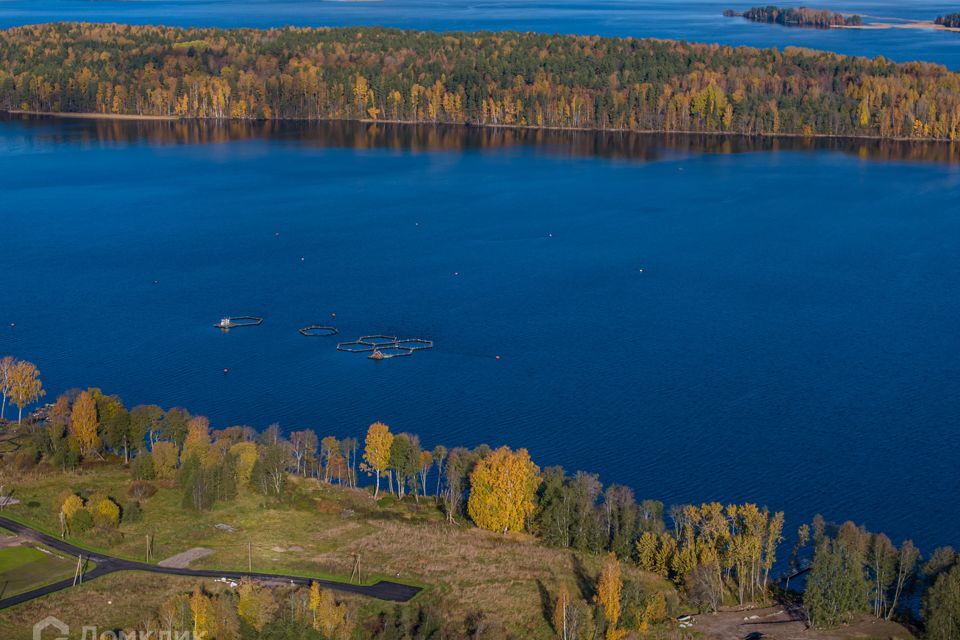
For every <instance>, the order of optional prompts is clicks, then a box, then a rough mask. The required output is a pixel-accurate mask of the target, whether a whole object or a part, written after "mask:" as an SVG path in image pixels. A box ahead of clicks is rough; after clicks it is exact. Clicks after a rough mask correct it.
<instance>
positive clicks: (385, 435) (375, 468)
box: [363, 421, 393, 499]
mask: <svg viewBox="0 0 960 640" xmlns="http://www.w3.org/2000/svg"><path fill="white" fill-rule="evenodd" d="M392 444H393V434H392V433H390V427H388V426H387V425H385V424H384V423H382V422H379V421H377V422H374V423H373V424H371V425H370V428H368V429H367V438H366V441H365V443H364V450H363V460H364V462H365V464H366V466H365V469H366V470H367V471H368V472H372V473H374V474H375V475H376V478H377V488H376V489H375V490H374V492H373V497H374V499H376V498H377V497H378V496H379V495H380V474H381V473H383V472H385V471H386V470H387V469H389V468H390V447H391V445H392Z"/></svg>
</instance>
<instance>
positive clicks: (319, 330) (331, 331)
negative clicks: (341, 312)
mask: <svg viewBox="0 0 960 640" xmlns="http://www.w3.org/2000/svg"><path fill="white" fill-rule="evenodd" d="M297 331H299V332H300V335H302V336H307V337H308V338H315V337H316V338H325V337H327V336H335V335H337V334H338V333H340V331H339V330H338V329H337V328H336V327H331V326H330V325H326V324H311V325H310V326H308V327H301V328H300V329H297Z"/></svg>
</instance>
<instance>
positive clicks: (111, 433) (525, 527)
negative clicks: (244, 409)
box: [0, 356, 960, 640]
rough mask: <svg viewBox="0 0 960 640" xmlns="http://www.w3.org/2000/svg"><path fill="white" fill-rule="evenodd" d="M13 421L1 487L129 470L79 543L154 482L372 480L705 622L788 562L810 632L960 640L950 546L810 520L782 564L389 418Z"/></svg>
mask: <svg viewBox="0 0 960 640" xmlns="http://www.w3.org/2000/svg"><path fill="white" fill-rule="evenodd" d="M0 392H2V395H3V398H4V401H6V400H10V401H11V403H12V404H14V405H15V406H16V407H17V408H18V409H20V410H22V408H23V407H25V406H27V405H29V404H31V403H33V402H36V401H37V400H39V399H40V398H42V397H43V395H44V393H43V387H42V383H41V381H40V375H39V371H38V369H37V368H36V366H35V365H33V364H32V363H29V362H25V361H21V360H17V359H16V358H13V357H10V356H8V357H6V358H3V359H0ZM5 404H6V402H4V405H5ZM4 408H5V407H0V423H2V421H3V409H4ZM20 421H22V422H23V425H22V426H21V431H22V437H23V442H22V445H21V446H20V447H19V449H17V450H16V451H15V453H11V454H9V455H7V456H0V461H2V464H0V472H4V473H5V472H7V471H8V470H13V471H15V474H14V475H13V476H10V477H8V481H9V480H10V478H15V477H17V476H16V474H23V473H28V472H29V471H30V470H31V469H34V468H37V467H38V465H39V466H40V467H43V468H46V469H47V470H48V471H49V472H54V471H55V470H57V469H61V470H64V471H66V470H70V469H79V468H82V467H83V466H84V465H86V464H88V463H91V464H93V465H94V467H95V466H96V465H97V464H103V463H107V464H116V465H123V466H125V467H126V468H128V469H129V474H130V477H131V480H132V483H131V486H130V491H129V496H130V498H131V500H132V501H131V502H126V503H124V502H123V500H121V499H119V498H117V497H111V496H97V497H95V498H94V497H90V498H87V499H85V498H84V497H82V496H78V495H75V494H74V493H72V492H67V493H66V494H64V495H63V496H61V498H62V507H61V509H60V510H61V513H62V517H61V527H62V528H63V529H64V530H65V531H68V532H72V533H82V532H84V531H87V530H89V529H91V528H95V527H97V526H100V527H102V528H107V529H111V528H116V527H117V526H119V525H120V524H121V522H122V520H123V518H124V517H125V516H124V515H123V514H130V513H134V514H139V513H140V511H141V506H140V503H139V501H140V500H141V499H143V498H144V497H145V496H147V495H149V494H150V493H151V492H154V491H155V490H156V487H155V486H153V483H155V482H159V483H166V485H167V486H176V487H179V488H180V490H181V491H182V507H183V509H185V510H187V511H191V512H197V513H202V512H205V511H209V510H210V509H211V508H213V507H214V505H215V504H217V503H223V502H230V501H233V500H236V499H237V495H238V491H239V490H241V489H245V488H248V489H249V490H252V491H255V492H257V493H259V494H262V495H263V496H266V497H269V498H270V499H272V500H276V501H278V502H281V503H282V502H284V501H285V500H287V499H289V498H290V497H291V494H292V493H295V491H294V487H293V483H292V481H291V480H292V478H295V477H303V478H308V477H309V478H314V479H316V480H317V481H320V482H323V483H326V484H329V485H334V484H336V485H339V486H343V487H357V486H358V485H359V484H360V477H361V475H366V476H367V477H369V478H371V480H372V482H373V486H372V487H369V490H370V491H371V492H372V493H373V498H374V499H376V498H377V497H378V496H379V495H380V494H381V492H383V493H387V492H389V493H390V494H392V496H394V498H392V499H395V500H398V501H403V500H410V499H411V498H412V499H413V500H414V501H416V502H418V503H419V502H420V500H421V498H424V499H433V500H434V501H435V504H436V505H437V508H438V509H440V510H441V511H442V512H443V513H444V514H445V519H446V521H447V522H449V523H450V524H461V525H462V524H464V523H471V524H472V525H474V526H477V527H479V528H481V529H487V530H490V531H493V532H496V533H508V532H528V533H532V534H533V535H535V536H537V538H539V539H540V541H541V542H542V543H543V544H545V545H549V546H551V547H559V548H563V549H570V550H576V551H578V552H583V553H588V554H598V555H605V556H607V557H608V558H609V560H610V562H611V563H613V565H612V566H614V567H618V566H619V564H620V563H629V564H630V565H632V566H634V567H638V568H640V569H643V570H645V571H647V572H650V573H651V574H657V575H659V576H661V577H662V578H664V579H665V580H668V581H670V582H672V583H673V584H674V585H675V587H676V590H677V591H678V592H679V593H680V594H682V597H683V598H684V599H685V602H686V603H688V604H690V605H692V606H695V607H696V608H697V609H698V610H700V611H717V610H718V609H719V608H720V607H721V606H722V605H724V604H728V605H740V606H742V605H745V604H747V603H769V602H771V601H772V600H774V599H776V598H778V597H781V598H782V597H789V594H788V593H787V587H788V586H789V585H783V584H782V583H780V582H779V581H778V580H777V579H776V577H775V575H774V572H775V571H776V567H777V566H778V560H779V561H780V563H781V564H780V565H779V566H780V568H781V570H782V568H783V567H784V565H786V566H787V567H789V569H790V572H791V573H796V574H798V573H800V572H802V571H803V570H806V569H809V573H808V574H807V579H806V590H805V593H804V594H803V596H802V606H803V607H804V610H805V612H806V616H807V619H808V620H809V623H810V624H811V625H813V626H816V627H832V626H835V625H840V624H844V623H847V622H851V621H853V620H855V619H857V618H860V617H862V616H872V617H873V618H875V619H885V620H891V619H902V620H907V621H909V620H911V619H913V617H914V616H915V613H916V609H915V605H916V603H917V602H918V601H919V602H920V604H921V614H922V616H923V622H924V623H925V624H926V630H927V634H926V637H927V638H930V639H931V640H950V639H955V638H956V635H955V630H956V629H958V628H960V598H958V596H957V594H960V554H957V553H956V552H955V551H954V550H953V549H952V548H949V547H944V548H940V549H937V550H935V551H934V552H933V553H932V554H931V555H930V556H929V558H928V559H926V560H924V559H923V558H922V556H921V553H920V550H918V549H917V548H916V547H915V546H914V544H913V543H912V542H911V541H910V540H904V541H903V542H901V543H900V544H899V545H897V544H895V543H894V542H893V541H891V540H890V539H889V538H888V537H887V536H886V535H884V534H882V533H873V532H870V531H868V530H867V529H866V528H864V527H863V526H858V525H856V524H854V523H853V522H846V523H843V524H832V523H829V522H827V521H825V520H824V519H823V518H821V517H820V516H817V517H815V518H814V519H813V521H812V523H810V524H806V523H804V524H801V525H800V526H799V528H798V529H797V530H796V535H795V537H794V544H793V545H792V549H791V551H790V553H789V556H788V558H784V556H783V554H782V553H781V551H780V547H781V543H782V542H783V540H784V538H785V522H786V521H785V517H784V513H783V512H773V511H770V510H768V509H767V508H766V507H759V506H758V505H756V504H751V503H744V504H727V505H723V504H720V503H717V502H711V503H704V504H699V505H696V504H686V505H675V506H672V507H670V508H668V509H665V508H664V505H663V503H661V502H659V501H657V500H653V499H642V500H638V499H637V498H636V496H635V494H634V492H633V490H632V489H631V488H629V487H626V486H623V485H617V484H612V485H609V486H607V487H604V486H603V484H602V483H601V481H600V479H599V477H598V476H597V475H596V474H593V473H588V472H584V471H578V472H576V473H573V474H570V473H568V472H566V471H565V470H564V469H562V468H560V467H548V468H546V469H542V470H541V468H540V467H539V466H537V465H536V464H535V463H534V461H533V460H532V459H531V457H530V454H529V453H528V452H527V450H525V449H516V450H513V449H510V448H508V447H499V448H497V449H493V448H491V447H489V446H487V445H480V446H478V447H475V448H473V449H470V448H466V447H461V446H451V447H449V448H448V447H445V446H443V445H440V444H437V445H435V446H433V447H428V446H425V444H424V443H422V441H421V439H420V438H419V437H418V436H417V435H416V434H413V433H405V432H399V433H398V432H394V431H393V430H391V428H390V427H389V426H388V425H386V424H384V423H382V422H374V423H373V424H371V425H370V426H369V427H368V429H367V431H366V434H365V436H364V437H363V438H362V439H360V438H357V437H350V436H348V437H345V438H338V437H336V436H333V435H326V436H323V435H322V434H318V433H316V432H315V431H314V430H312V429H302V430H298V431H292V432H289V433H286V434H284V433H282V432H281V431H280V429H279V428H278V427H277V426H276V425H273V426H271V427H269V428H268V429H266V430H265V431H263V432H260V433H258V432H256V431H254V430H253V429H251V428H250V427H244V426H233V427H227V428H224V429H212V428H211V425H210V422H209V421H208V420H207V418H205V417H203V416H195V415H191V414H190V412H188V411H187V410H186V409H183V408H179V407H174V408H171V409H167V410H164V409H162V408H161V407H159V406H156V405H141V406H136V407H133V408H132V409H127V408H126V407H125V406H124V404H123V402H122V401H121V399H120V398H119V397H117V396H114V395H108V394H105V393H103V392H102V391H101V390H100V389H95V388H92V389H87V390H83V391H81V390H72V391H69V392H66V393H64V394H61V395H60V396H59V397H58V398H57V399H56V401H55V402H54V403H52V404H50V405H47V406H46V407H44V408H42V409H41V410H39V411H36V412H34V413H33V414H31V415H30V416H27V417H23V416H22V415H21V414H20V413H19V412H18V422H20ZM3 477H5V476H3V475H0V478H3ZM98 522H99V525H98ZM615 570H616V572H617V573H618V574H619V569H615ZM601 582H602V579H601ZM775 585H776V586H777V588H774V587H775ZM598 590H599V591H600V592H601V593H602V586H600V587H598ZM617 594H619V588H618V589H617ZM778 594H779V595H778ZM598 597H599V596H598ZM616 597H617V602H616V603H615V604H616V615H615V616H613V615H611V614H610V613H609V611H608V612H607V613H606V614H605V617H604V616H601V617H600V619H601V621H602V624H603V626H604V627H605V628H606V631H607V633H606V637H607V638H611V637H616V638H622V637H624V635H625V633H626V632H625V631H624V630H623V629H621V628H620V627H619V624H620V623H619V621H620V620H621V617H620V616H621V604H623V602H622V601H621V600H620V595H617V596H616ZM598 604H602V603H599V601H598ZM648 605H649V603H647V604H646V605H640V604H638V605H637V608H636V615H635V616H634V615H633V614H631V617H633V618H635V626H636V628H638V629H639V628H645V626H644V625H645V624H647V622H649V620H647V619H646V618H645V615H646V614H645V613H644V612H645V611H648V609H647V606H648ZM564 606H566V605H564ZM571 606H573V607H574V608H576V606H580V605H571ZM583 606H586V605H585V604H584V605H583ZM602 606H603V607H605V606H606V605H602ZM664 606H665V605H663V603H660V604H659V605H658V606H657V607H655V609H656V611H657V612H658V613H656V615H654V618H655V619H657V620H659V619H662V617H663V616H664V615H665V614H664V612H663V611H664V609H663V607H664ZM651 615H653V614H651ZM625 618H626V616H625V617H624V619H625ZM645 620H647V622H645ZM625 624H626V623H625ZM631 628H633V627H632V626H631ZM621 631H623V634H621V633H620V632H621ZM611 632H612V633H611ZM562 637H573V636H566V635H565V636H562Z"/></svg>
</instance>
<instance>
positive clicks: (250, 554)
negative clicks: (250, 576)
mask: <svg viewBox="0 0 960 640" xmlns="http://www.w3.org/2000/svg"><path fill="white" fill-rule="evenodd" d="M247 571H249V572H250V573H253V543H252V542H248V543H247Z"/></svg>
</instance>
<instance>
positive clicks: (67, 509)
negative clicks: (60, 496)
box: [60, 493, 83, 521]
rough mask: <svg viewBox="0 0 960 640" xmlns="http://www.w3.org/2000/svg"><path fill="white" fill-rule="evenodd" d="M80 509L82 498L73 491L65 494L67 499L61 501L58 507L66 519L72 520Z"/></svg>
mask: <svg viewBox="0 0 960 640" xmlns="http://www.w3.org/2000/svg"><path fill="white" fill-rule="evenodd" d="M81 509H83V498H81V497H80V496H78V495H77V494H75V493H74V494H71V495H69V496H67V499H66V500H64V501H63V505H62V506H61V507H60V511H61V512H63V516H64V517H65V518H66V519H67V520H68V521H69V520H72V519H73V517H74V516H75V515H77V512H78V511H80V510H81Z"/></svg>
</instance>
